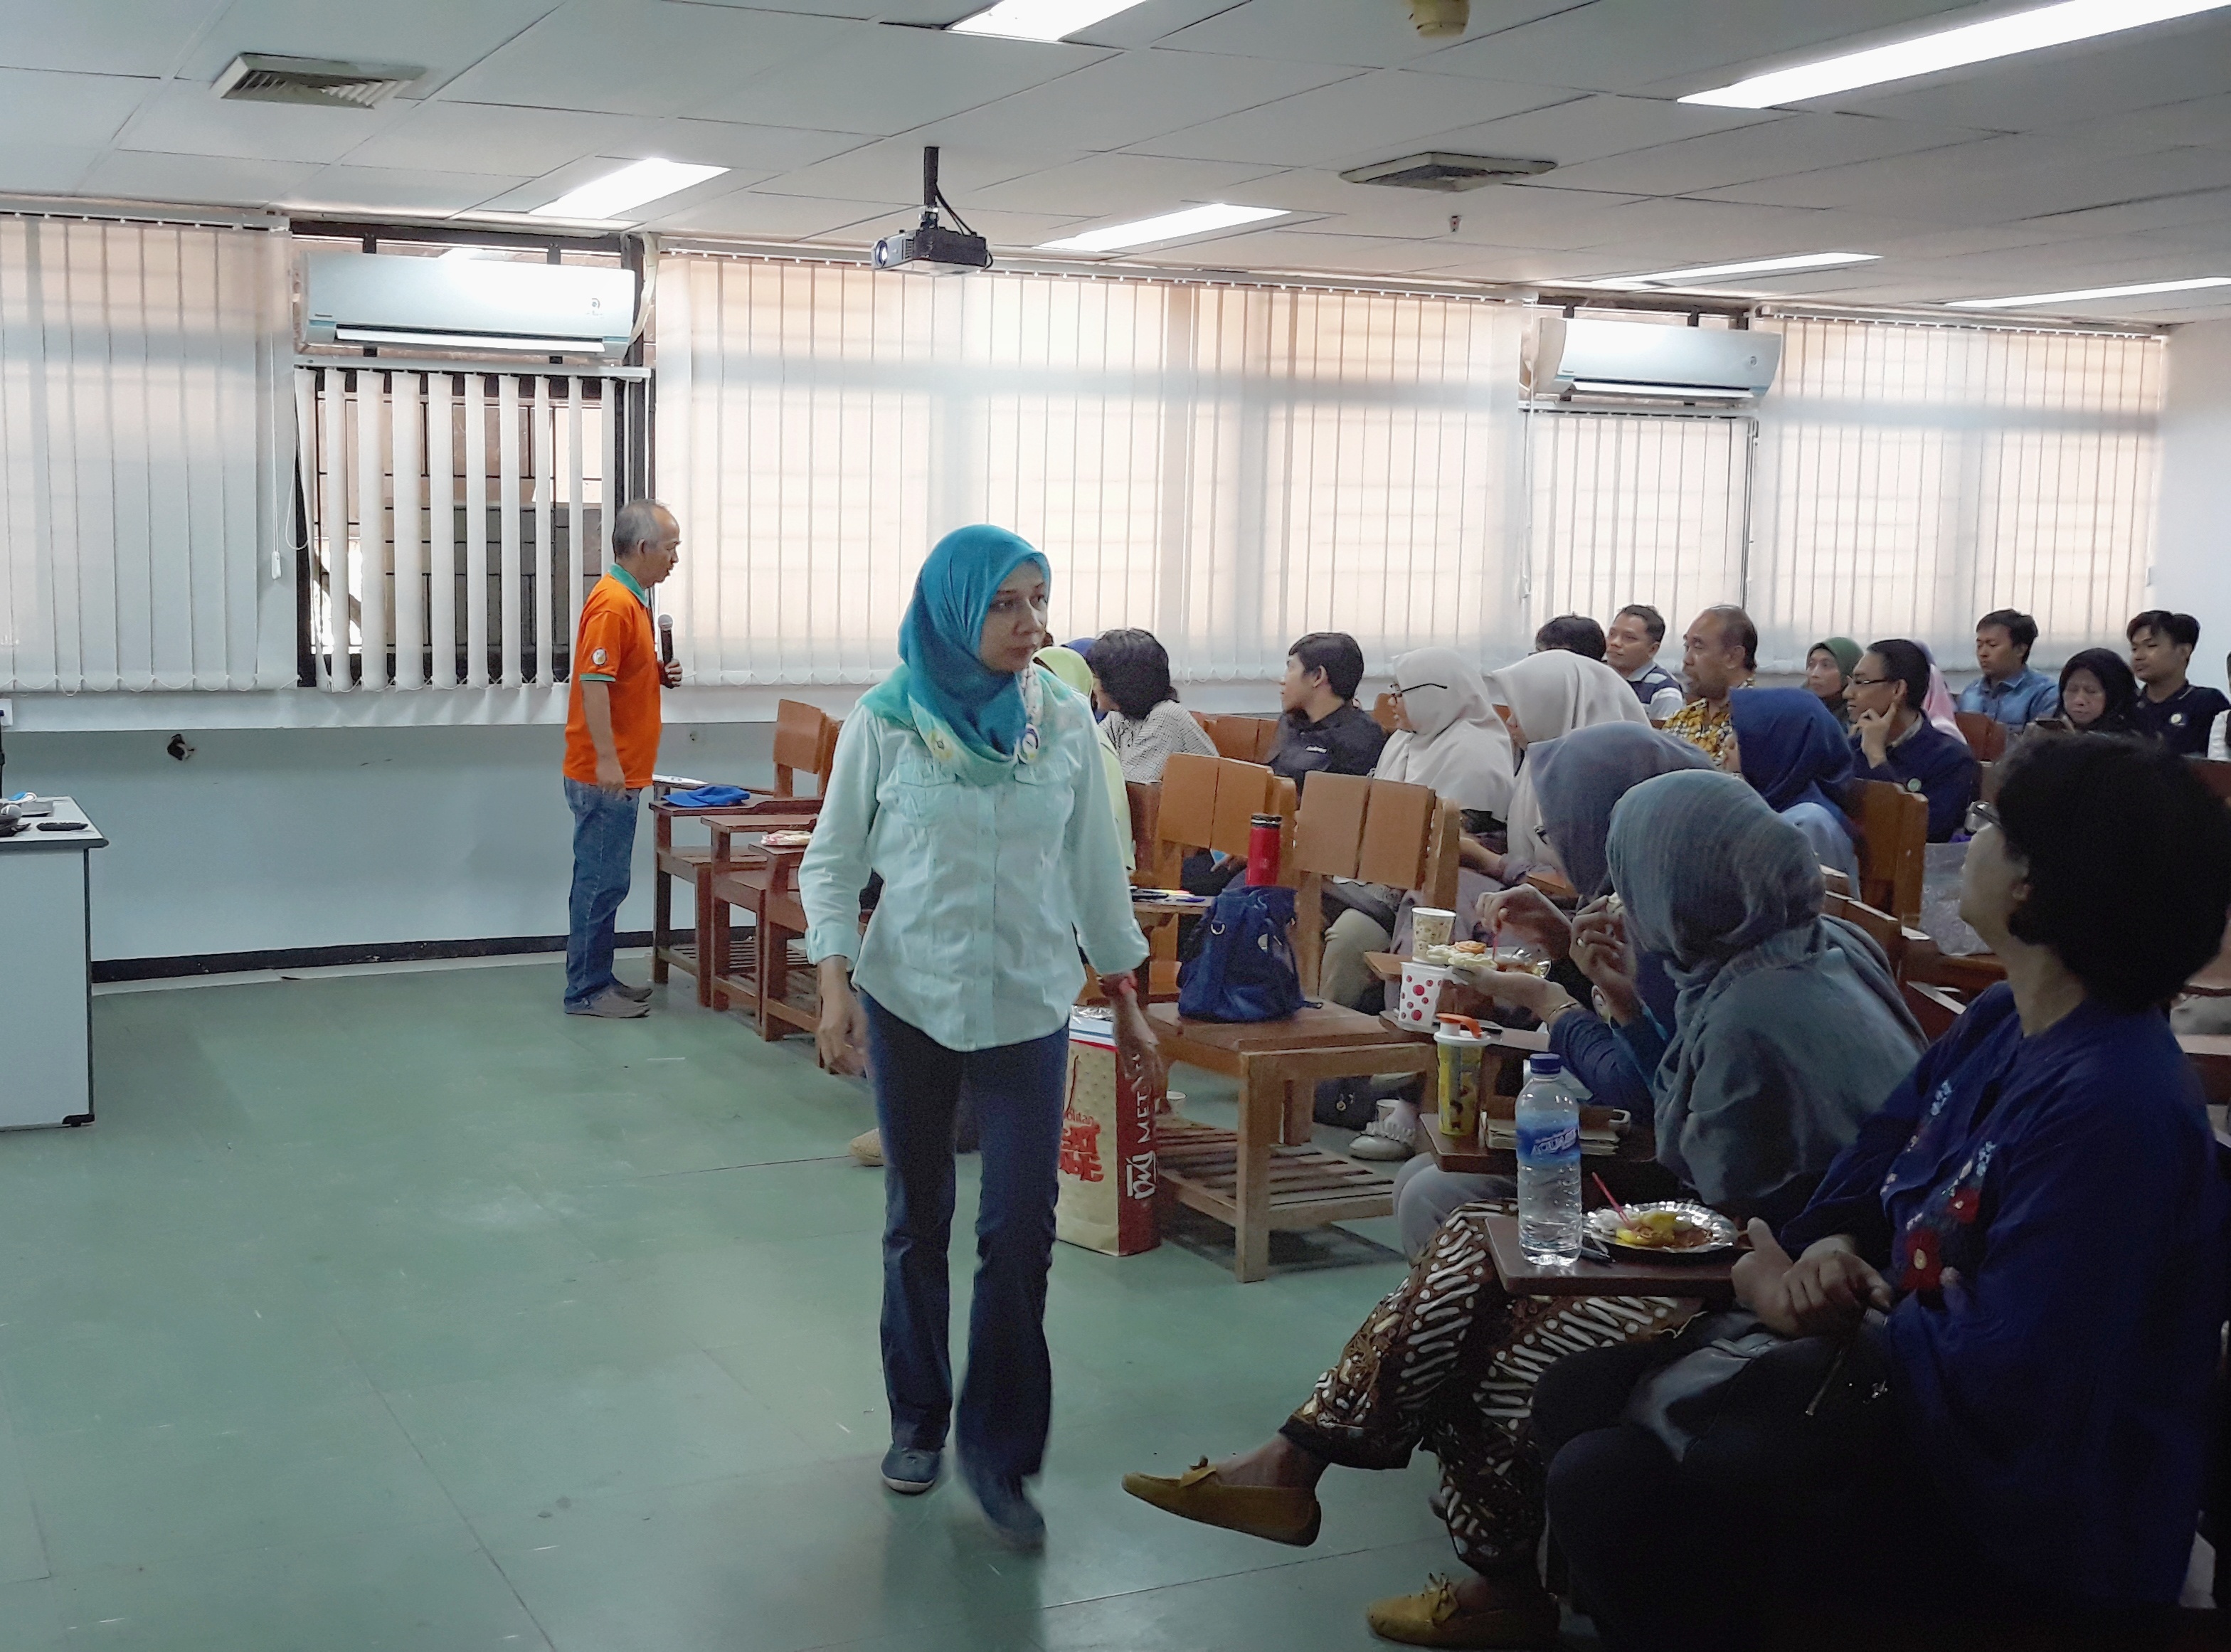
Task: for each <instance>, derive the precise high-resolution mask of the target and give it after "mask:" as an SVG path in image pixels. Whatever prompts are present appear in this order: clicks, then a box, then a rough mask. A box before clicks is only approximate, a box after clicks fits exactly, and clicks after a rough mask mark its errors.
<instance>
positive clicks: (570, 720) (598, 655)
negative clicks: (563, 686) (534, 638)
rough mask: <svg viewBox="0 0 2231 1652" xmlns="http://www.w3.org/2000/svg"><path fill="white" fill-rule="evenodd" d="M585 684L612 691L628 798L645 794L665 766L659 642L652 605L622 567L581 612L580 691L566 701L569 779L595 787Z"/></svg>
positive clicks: (576, 643)
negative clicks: (661, 744) (660, 758)
mask: <svg viewBox="0 0 2231 1652" xmlns="http://www.w3.org/2000/svg"><path fill="white" fill-rule="evenodd" d="M582 683H605V684H606V685H608V686H609V688H610V689H611V703H612V744H613V745H614V746H615V747H616V748H618V752H619V759H620V769H621V772H622V773H623V774H625V775H626V777H627V788H628V790H630V792H635V791H640V790H641V789H642V788H643V787H646V786H648V785H650V776H651V771H652V770H653V769H655V768H656V767H657V766H658V727H659V718H658V696H659V689H660V684H659V681H658V636H657V633H656V631H655V630H654V629H653V628H652V626H651V623H650V599H649V598H648V597H646V596H644V595H643V587H642V586H639V585H637V583H636V582H635V581H634V580H631V579H630V578H629V577H628V573H627V570H626V569H625V568H623V567H619V566H618V564H617V563H615V564H614V565H613V567H612V570H611V573H607V574H605V577H604V578H603V579H601V580H598V581H597V583H596V586H595V588H594V589H592V591H591V592H590V593H589V599H588V600H587V601H586V602H585V603H583V604H582V605H581V628H580V630H579V632H576V633H575V635H574V638H573V687H572V692H571V693H570V694H568V695H567V696H566V779H567V780H569V781H580V782H581V784H582V785H584V786H594V785H595V784H596V783H597V747H596V742H594V741H592V740H591V739H590V738H589V720H588V717H587V716H586V714H585V713H584V712H583V711H582V709H581V684H582Z"/></svg>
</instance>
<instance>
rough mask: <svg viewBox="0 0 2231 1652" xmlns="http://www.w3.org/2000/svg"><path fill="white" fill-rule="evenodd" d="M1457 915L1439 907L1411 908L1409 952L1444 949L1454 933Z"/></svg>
mask: <svg viewBox="0 0 2231 1652" xmlns="http://www.w3.org/2000/svg"><path fill="white" fill-rule="evenodd" d="M1456 927H1457V915H1456V914H1455V913H1454V912H1452V911H1449V910H1445V908H1442V907H1439V906H1418V907H1413V908H1412V909H1411V911H1410V950H1411V951H1413V952H1419V951H1423V950H1424V949H1426V948H1427V947H1445V946H1446V945H1448V943H1449V936H1451V935H1452V934H1454V933H1455V931H1456Z"/></svg>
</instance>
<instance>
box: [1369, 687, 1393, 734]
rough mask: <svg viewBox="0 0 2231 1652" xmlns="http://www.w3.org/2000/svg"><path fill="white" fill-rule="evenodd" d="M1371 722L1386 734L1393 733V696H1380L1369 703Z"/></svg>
mask: <svg viewBox="0 0 2231 1652" xmlns="http://www.w3.org/2000/svg"><path fill="white" fill-rule="evenodd" d="M1371 720H1372V722H1375V723H1377V724H1378V725H1379V726H1380V727H1381V728H1382V729H1385V730H1386V731H1387V733H1388V734H1390V735H1391V734H1393V733H1394V696H1393V695H1391V694H1382V695H1381V696H1379V697H1378V698H1377V699H1375V700H1374V701H1373V702H1372V703H1371Z"/></svg>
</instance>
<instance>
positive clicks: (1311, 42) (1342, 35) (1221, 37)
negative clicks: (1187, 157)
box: [1161, 0, 1586, 79]
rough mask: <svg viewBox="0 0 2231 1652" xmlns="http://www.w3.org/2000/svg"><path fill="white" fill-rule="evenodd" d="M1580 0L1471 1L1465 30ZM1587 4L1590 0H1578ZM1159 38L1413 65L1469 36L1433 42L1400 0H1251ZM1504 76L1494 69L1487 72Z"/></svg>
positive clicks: (1523, 19) (1191, 47) (1254, 51)
mask: <svg viewBox="0 0 2231 1652" xmlns="http://www.w3.org/2000/svg"><path fill="white" fill-rule="evenodd" d="M1580 3H1582V4H1583V5H1585V3H1586V0H1580ZM1574 5H1575V0H1472V4H1471V25H1470V27H1469V29H1467V31H1466V33H1467V35H1468V36H1470V37H1472V38H1477V37H1478V36H1482V35H1484V34H1491V33H1493V32H1495V31H1496V30H1498V29H1509V28H1511V27H1513V26H1514V25H1516V24H1518V23H1527V22H1529V21H1531V20H1532V19H1534V18H1536V17H1542V16H1549V14H1550V13H1551V12H1555V11H1564V10H1570V9H1571V8H1572V7H1573V6H1574ZM1161 43H1162V44H1163V45H1165V46H1169V47H1174V48H1175V49H1178V50H1180V51H1189V52H1220V53H1225V54H1228V55H1232V56H1235V57H1254V58H1283V59H1284V60H1285V61H1287V62H1302V63H1331V64H1342V65H1347V66H1350V67H1353V68H1398V67H1400V66H1402V65H1405V64H1407V65H1409V66H1411V67H1413V68H1414V67H1416V66H1417V65H1418V64H1419V63H1420V62H1424V61H1426V60H1427V59H1431V60H1432V61H1433V62H1434V63H1435V64H1436V66H1438V64H1439V62H1440V60H1441V59H1442V58H1445V57H1446V56H1447V55H1449V54H1450V53H1452V52H1453V51H1456V50H1458V49H1461V48H1462V46H1463V44H1464V42H1462V41H1450V40H1445V39H1433V40H1428V39H1426V37H1425V36H1422V35H1420V34H1419V33H1418V31H1417V29H1415V28H1413V26H1412V25H1411V23H1410V17H1409V13H1408V11H1407V8H1406V7H1405V6H1404V5H1403V4H1402V3H1401V0H1368V3H1362V4H1357V3H1352V0H1350V3H1341V4H1333V5H1328V4H1325V3H1323V0H1245V4H1242V5H1237V6H1233V7H1232V8H1231V9H1230V10H1225V11H1220V12H1219V13H1218V14H1217V15H1216V16H1212V17H1210V18H1208V19H1207V20H1206V21H1205V22H1201V23H1194V24H1193V26H1192V27H1190V28H1187V29H1179V30H1178V31H1177V32H1175V33H1174V34H1170V35H1166V36H1163V37H1162V42H1161ZM1480 72H1481V73H1483V74H1488V75H1491V78H1495V79H1501V78H1503V77H1502V76H1501V75H1494V74H1493V72H1492V71H1488V70H1482V71H1480Z"/></svg>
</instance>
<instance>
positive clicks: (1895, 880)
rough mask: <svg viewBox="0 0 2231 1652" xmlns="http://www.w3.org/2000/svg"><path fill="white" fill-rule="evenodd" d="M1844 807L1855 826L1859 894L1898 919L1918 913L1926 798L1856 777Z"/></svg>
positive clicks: (1912, 918) (1925, 843)
mask: <svg viewBox="0 0 2231 1652" xmlns="http://www.w3.org/2000/svg"><path fill="white" fill-rule="evenodd" d="M1844 809H1845V812H1846V813H1847V814H1849V815H1850V816H1851V817H1852V818H1853V820H1855V821H1856V822H1858V824H1859V898H1860V899H1861V900H1863V901H1865V902H1866V904H1868V905H1870V906H1872V907H1875V908H1877V909H1879V910H1882V911H1885V912H1888V913H1889V914H1891V916H1892V917H1895V918H1897V919H1898V921H1899V922H1900V923H1918V922H1919V921H1920V919H1921V881H1922V876H1923V872H1924V868H1925V865H1926V862H1927V858H1928V849H1929V800H1928V799H1926V798H1924V797H1923V796H1922V795H1921V794H1920V793H1918V792H1909V791H1907V790H1905V789H1904V787H1898V786H1893V785H1892V784H1891V783H1890V781H1859V782H1858V784H1857V785H1855V786H1853V787H1852V788H1851V789H1850V791H1849V792H1848V793H1847V794H1846V799H1845V803H1844Z"/></svg>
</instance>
